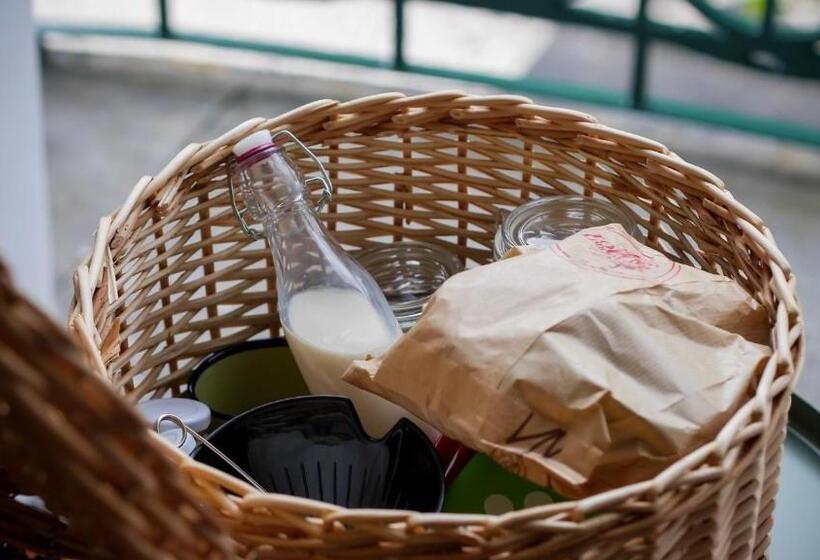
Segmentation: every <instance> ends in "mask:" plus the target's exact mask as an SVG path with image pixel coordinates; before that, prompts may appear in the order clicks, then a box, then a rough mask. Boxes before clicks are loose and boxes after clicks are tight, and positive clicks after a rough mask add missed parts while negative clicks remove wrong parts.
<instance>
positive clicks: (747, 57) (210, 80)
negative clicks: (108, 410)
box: [0, 0, 820, 406]
mask: <svg viewBox="0 0 820 560" xmlns="http://www.w3.org/2000/svg"><path fill="white" fill-rule="evenodd" d="M15 5H16V6H18V8H17V10H18V12H19V13H20V15H18V18H22V17H27V18H28V19H30V20H31V21H30V23H29V25H30V26H31V28H30V32H31V33H33V34H34V37H35V38H36V47H37V49H38V51H39V52H36V53H32V56H33V58H32V61H33V60H39V64H38V69H41V70H42V72H41V75H40V77H37V76H35V77H34V82H33V83H36V81H37V79H39V80H41V81H42V96H43V99H42V104H40V103H39V101H38V102H36V103H33V105H36V106H37V107H40V106H42V114H43V117H42V118H40V117H39V116H38V117H37V119H38V120H36V121H32V123H37V122H40V120H42V123H43V124H42V126H39V125H34V124H28V123H21V125H20V126H21V127H23V128H24V129H25V130H27V134H29V135H31V134H33V130H32V129H36V130H40V129H42V132H43V133H44V139H45V140H44V141H45V145H46V150H45V154H44V156H43V159H44V161H45V168H46V169H47V187H45V186H44V194H43V200H42V201H41V202H42V203H43V205H44V206H43V208H45V209H47V215H46V214H43V219H44V220H45V221H46V222H47V225H48V226H49V227H50V228H51V231H50V233H49V234H47V235H46V237H48V239H44V240H43V242H45V241H50V250H51V255H52V257H50V258H49V259H48V260H49V263H48V267H47V269H43V272H41V273H38V274H37V275H36V279H34V280H32V282H34V281H36V282H38V283H41V284H48V285H47V286H44V289H46V290H47V291H50V295H49V296H48V297H49V299H50V300H51V301H52V302H53V309H55V310H56V311H57V312H58V314H60V315H62V314H64V313H65V309H67V306H68V305H69V298H70V294H71V293H72V274H73V271H74V269H75V267H76V265H77V263H78V261H79V260H80V259H81V258H82V257H84V256H85V255H87V254H88V252H89V251H90V246H89V245H90V243H91V238H92V237H91V236H92V233H93V231H94V229H95V227H96V224H97V220H98V218H99V217H100V216H101V215H102V214H104V213H107V212H110V211H111V210H112V209H114V208H116V207H117V206H118V205H120V204H121V203H122V202H123V201H124V200H125V197H126V195H127V194H128V192H129V191H130V189H131V188H132V186H133V185H134V183H135V182H136V180H137V179H139V177H141V176H142V175H145V174H154V173H156V172H157V171H158V170H159V169H161V167H162V166H163V165H164V164H165V163H166V162H167V161H168V160H169V159H170V158H171V157H172V156H173V155H174V154H175V153H176V152H177V151H178V150H179V149H181V148H182V147H184V146H185V145H186V144H187V143H189V142H192V141H202V140H207V139H209V138H212V137H214V136H217V135H219V134H221V133H222V132H224V131H226V130H228V129H229V128H231V127H233V126H234V125H236V124H237V123H239V122H242V121H243V120H245V119H247V118H251V117H256V116H274V115H277V114H279V113H281V112H284V111H286V110H289V109H291V108H293V107H295V106H298V105H300V104H303V103H306V102H309V101H312V100H315V99H320V98H333V99H348V98H352V97H357V96H361V95H366V94H369V93H375V92H382V91H390V90H398V91H403V92H406V93H418V92H423V91H430V90H436V89H454V88H455V89H462V90H464V91H468V92H472V93H488V92H498V91H503V92H516V93H524V94H527V95H530V96H532V97H533V98H534V99H536V100H537V101H538V102H540V103H546V104H555V105H563V106H570V107H574V108H580V109H582V110H585V111H588V112H591V113H593V114H595V115H597V116H598V117H599V118H600V119H601V120H602V121H603V122H605V123H607V124H610V125H612V126H616V127H619V128H622V129H624V130H627V131H631V132H635V133H637V134H641V135H645V136H647V137H649V138H653V139H656V140H659V141H660V142H663V143H664V144H666V145H667V146H669V147H670V148H671V149H672V150H674V151H676V152H678V153H680V154H681V155H682V156H683V157H684V158H686V159H688V160H689V161H692V162H694V163H696V164H698V165H701V166H702V167H705V168H707V169H709V170H710V171H712V172H714V173H716V174H717V175H718V176H720V177H721V178H722V179H723V180H724V181H725V182H726V184H727V185H728V187H729V188H730V189H732V190H733V191H734V193H735V195H736V196H737V197H738V198H739V199H740V200H741V201H743V202H744V203H745V204H747V205H748V206H750V207H751V208H752V210H754V211H755V212H757V213H758V214H760V215H761V216H762V217H763V218H764V220H766V222H767V223H768V224H769V225H770V226H771V228H772V230H773V231H774V233H775V235H776V237H777V239H778V241H779V243H780V244H781V248H782V249H783V250H784V252H785V253H786V255H787V256H788V257H789V258H790V259H791V261H792V263H793V265H794V267H795V268H796V270H797V275H798V278H799V279H801V280H802V284H801V291H800V294H801V296H802V298H803V304H804V306H805V307H806V316H807V321H808V329H807V330H808V334H809V337H810V339H811V337H813V335H814V334H815V333H820V312H818V311H820V283H818V282H817V281H816V280H817V279H818V278H820V259H818V258H816V257H817V256H818V251H817V249H816V246H817V241H818V240H820V219H818V216H819V215H820V188H818V187H820V184H818V183H820V181H819V180H818V179H819V178H820V151H818V150H819V149H820V0H710V1H707V0H583V1H569V0H562V1H555V2H530V1H526V0H508V1H496V0H459V1H448V2H431V1H423V0H407V1H402V0H230V1H229V0H210V1H208V2H203V1H198V0H107V1H100V0H34V1H33V2H26V1H24V0H11V2H10V3H8V2H7V3H5V4H4V6H5V7H4V8H0V10H5V11H9V12H10V10H11V8H10V7H11V6H15ZM0 21H5V23H4V24H2V25H3V26H4V28H9V29H11V28H12V27H14V29H15V30H17V31H16V32H17V33H19V28H20V26H19V25H17V26H14V25H13V24H12V22H11V17H7V18H3V19H2V20H0ZM5 32H6V33H8V31H5ZM21 41H28V42H29V43H30V42H31V38H28V39H27V38H25V37H23V38H22V39H21ZM10 47H11V48H12V49H14V48H17V49H19V48H20V46H19V45H11V46H10ZM6 52H13V51H12V50H8V51H6ZM32 63H33V62H32ZM4 64H9V62H8V61H7V62H5V63H4ZM18 65H19V64H18ZM17 71H20V69H17ZM34 87H35V89H36V90H37V91H39V90H40V88H39V86H34ZM28 97H29V98H31V96H28ZM27 102H29V103H30V104H31V99H28V100H27ZM6 107H7V109H6V110H7V111H11V112H12V113H13V115H12V116H13V117H15V118H21V112H20V110H19V108H14V106H13V104H7V106H6ZM32 110H34V108H32ZM38 110H39V109H38ZM15 141H16V140H15ZM35 142H36V140H35ZM29 151H30V150H29ZM7 153H8V152H7ZM6 157H8V156H6ZM9 165H10V166H11V167H13V168H15V169H17V172H18V173H22V176H21V178H22V179H27V180H31V178H32V177H31V173H32V171H31V170H30V169H25V170H24V169H20V167H19V165H18V164H16V162H9ZM43 181H44V185H45V184H46V181H45V178H44V179H43ZM18 196H19V195H18ZM26 196H28V194H27V195H26ZM45 201H48V202H45ZM9 207H10V205H9ZM15 219H18V220H19V219H20V217H19V215H17V216H16V217H15ZM6 227H7V228H9V229H11V226H10V224H9V223H8V222H7V225H6ZM21 227H24V228H25V227H28V226H27V225H22V226H18V227H16V228H14V229H15V230H16V231H17V232H19V231H20V228H21ZM12 235H14V234H13V233H12ZM47 245H48V244H47ZM14 246H15V247H16V249H17V250H18V251H20V250H23V253H24V257H25V259H26V260H29V261H30V260H31V256H30V254H29V251H28V249H25V250H24V248H23V245H21V244H20V240H19V239H17V238H16V237H15V243H14ZM818 370H820V348H818V347H816V346H815V347H812V346H811V345H810V347H809V351H808V362H807V367H806V370H805V373H804V375H803V377H802V379H801V386H800V392H801V394H803V395H805V397H806V398H807V399H808V400H810V401H811V402H813V403H814V404H815V406H818V405H820V372H818Z"/></svg>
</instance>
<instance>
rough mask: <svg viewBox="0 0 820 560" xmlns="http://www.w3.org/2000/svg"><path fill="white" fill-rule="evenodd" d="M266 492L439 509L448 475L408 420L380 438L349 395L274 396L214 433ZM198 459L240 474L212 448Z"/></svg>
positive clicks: (360, 504) (354, 505) (378, 505)
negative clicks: (369, 431)
mask: <svg viewBox="0 0 820 560" xmlns="http://www.w3.org/2000/svg"><path fill="white" fill-rule="evenodd" d="M208 441H210V442H211V443H212V444H213V445H214V446H215V447H216V448H217V449H219V450H220V451H222V452H223V453H225V455H227V456H228V457H229V458H231V459H232V460H233V461H235V462H236V464H237V465H239V467H241V468H242V469H244V470H245V471H246V472H247V473H248V474H249V475H250V476H251V477H252V478H253V479H255V480H256V481H257V482H258V483H259V484H260V485H261V486H262V487H263V488H265V490H268V491H270V492H278V493H281V494H290V495H292V496H301V497H305V498H312V499H315V500H321V501H324V502H330V503H333V504H337V505H340V506H345V507H351V508H394V509H409V510H415V511H439V510H440V509H441V506H442V502H443V499H444V475H443V473H442V469H441V465H440V463H439V461H438V457H437V456H436V451H435V449H434V448H433V446H432V444H431V443H430V441H429V440H428V439H427V436H425V435H424V432H422V431H421V430H420V429H419V428H418V427H417V426H416V425H415V424H413V423H412V422H411V421H409V420H407V419H402V420H400V421H399V422H397V423H396V425H395V426H394V427H393V429H391V430H390V432H388V433H387V435H385V436H384V437H383V438H382V439H379V440H374V439H371V438H370V437H368V436H367V434H366V433H365V431H364V429H363V428H362V425H361V422H360V421H359V417H358V415H357V414H356V410H355V409H354V407H353V403H352V402H351V401H350V400H349V399H347V398H345V397H335V396H305V397H293V398H289V399H283V400H280V401H275V402H272V403H269V404H266V405H262V406H260V407H258V408H255V409H253V410H250V411H248V412H246V413H244V414H242V415H240V416H237V417H236V418H234V419H232V420H230V421H229V422H227V423H226V424H224V425H223V426H222V427H220V428H219V429H218V430H216V431H215V432H213V433H212V434H211V435H210V436H209V437H208ZM194 458H195V459H196V460H198V461H201V462H203V463H205V464H207V465H211V466H213V467H215V468H218V469H220V470H223V471H225V472H227V473H230V474H236V473H235V472H233V471H232V469H231V467H230V466H228V465H227V464H226V463H225V462H224V461H222V460H221V459H220V458H219V457H217V456H216V455H215V454H214V453H213V452H211V451H210V450H208V449H206V448H204V447H201V448H199V449H198V450H197V451H196V452H195V453H194Z"/></svg>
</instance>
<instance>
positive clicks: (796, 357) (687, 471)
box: [69, 91, 805, 531]
mask: <svg viewBox="0 0 820 560" xmlns="http://www.w3.org/2000/svg"><path fill="white" fill-rule="evenodd" d="M492 116H496V117H498V118H504V119H507V121H506V122H508V123H509V124H510V125H511V126H514V127H516V128H517V129H520V130H523V131H535V132H538V131H542V132H543V131H544V130H550V129H551V128H552V129H558V130H560V131H561V132H562V133H566V134H569V135H574V136H573V141H574V142H576V143H577V145H578V146H579V148H578V149H579V150H583V147H584V146H585V145H594V146H595V147H596V148H597V149H603V150H612V151H615V152H617V151H618V150H621V151H623V150H627V151H628V152H629V153H631V154H637V155H639V156H640V157H642V158H645V161H646V165H647V166H653V168H662V169H663V172H664V173H665V174H666V175H668V177H669V180H670V181H672V182H674V181H675V180H676V178H677V180H678V181H682V179H681V177H685V178H686V179H687V180H689V181H694V182H696V183H697V185H698V188H700V189H702V190H703V191H704V192H708V193H709V195H710V198H709V199H708V202H709V207H710V209H712V210H714V211H715V212H717V213H721V215H723V216H724V217H725V218H726V219H727V221H729V222H732V223H734V224H735V225H736V226H737V227H738V228H739V230H740V231H742V232H743V234H744V235H745V236H746V237H747V238H748V240H749V242H750V243H754V244H755V245H756V246H757V247H759V249H760V251H761V253H762V254H764V255H765V257H766V259H767V263H766V266H768V269H769V271H770V272H771V277H772V279H771V285H772V289H773V291H774V293H775V294H776V297H777V301H776V314H775V317H776V319H775V324H774V325H773V327H772V341H771V344H770V346H771V348H772V350H773V352H772V358H771V359H770V360H769V362H768V364H767V366H766V368H765V370H764V372H763V374H762V376H761V377H760V380H759V381H758V383H757V386H756V387H754V390H755V393H754V395H753V396H751V397H750V398H749V399H748V400H747V401H746V402H745V403H744V404H743V405H742V406H741V407H740V408H739V409H738V410H737V411H736V412H735V414H734V415H733V416H732V418H731V420H729V421H728V422H727V423H726V424H725V425H724V426H723V428H722V429H721V430H720V432H719V433H718V435H717V436H716V437H715V438H714V439H713V440H712V441H711V442H709V443H707V444H704V445H703V446H701V447H700V448H698V449H695V450H694V451H692V452H691V453H689V454H688V455H686V456H685V457H683V458H681V459H680V460H678V461H677V462H676V463H674V464H673V465H671V466H670V467H668V468H667V469H665V470H664V471H663V472H661V473H660V474H658V475H657V476H655V477H653V478H652V479H649V480H645V481H643V482H639V483H635V484H631V485H628V486H624V487H621V488H617V489H613V490H608V491H605V492H602V493H599V494H595V495H592V496H589V497H586V498H581V499H579V500H574V501H567V502H561V503H556V504H550V505H546V506H539V507H535V508H530V509H524V510H518V511H513V512H510V513H507V514H504V515H500V516H493V515H485V514H448V513H416V512H401V511H396V510H355V509H351V510H348V509H345V508H341V507H339V506H334V505H331V504H327V503H324V502H317V501H313V500H308V499H303V498H295V497H292V496H286V495H279V494H262V493H258V492H256V491H255V490H253V489H251V488H250V487H248V486H247V485H246V484H244V483H243V482H242V481H240V480H238V479H236V478H234V477H231V476H229V475H225V474H224V473H221V472H217V471H213V472H208V476H210V477H212V479H214V480H217V481H218V482H219V484H222V485H224V487H225V488H231V489H234V490H235V491H236V492H237V493H239V494H240V495H242V496H243V500H244V501H245V503H246V505H247V507H251V506H267V507H276V506H277V505H283V504H284V505H287V506H288V507H294V504H297V507H298V508H299V509H300V511H302V512H304V513H305V514H306V515H315V516H316V517H317V518H321V519H322V520H323V523H325V524H327V523H333V522H334V521H339V520H342V521H355V520H356V519H358V518H361V517H362V516H370V517H373V516H376V517H381V518H383V519H384V520H388V521H389V520H393V521H395V522H404V523H405V530H407V531H410V530H412V528H413V527H417V526H421V525H427V526H429V525H438V526H452V527H458V526H463V525H474V524H478V525H483V526H484V527H485V528H488V529H503V528H511V527H522V526H527V527H531V528H538V530H542V531H548V530H550V528H551V527H558V526H561V524H562V523H563V524H564V525H566V524H575V525H576V526H584V527H586V528H590V527H592V528H598V529H599V530H603V529H605V528H606V527H609V526H612V525H613V524H614V523H615V522H616V521H617V519H615V518H612V517H609V516H610V515H612V516H623V515H626V514H624V513H622V512H619V513H607V515H601V516H596V517H592V518H589V517H587V515H588V514H590V513H600V512H604V513H606V512H607V508H608V507H610V506H613V505H614V504H618V503H623V502H625V501H626V500H627V499H630V498H639V497H641V496H657V495H660V494H662V493H664V492H666V491H669V490H671V489H674V488H678V487H681V486H696V485H700V484H703V483H707V482H710V481H714V480H717V479H720V478H721V477H722V476H724V475H725V473H726V472H728V471H729V470H730V468H731V467H733V466H735V465H736V464H739V463H738V461H740V460H742V457H740V455H741V453H740V452H739V451H738V449H739V446H741V445H743V444H744V443H745V442H747V441H750V440H752V439H753V438H755V437H756V436H758V435H759V434H760V433H762V432H763V431H764V428H765V427H766V426H767V425H768V423H769V422H770V421H771V418H772V416H773V414H774V413H775V412H776V411H775V410H774V407H773V402H774V401H775V399H777V398H778V397H781V396H785V395H788V393H789V392H790V390H791V389H792V388H793V387H794V384H795V383H796V380H797V377H798V374H799V372H800V369H801V367H802V363H803V359H804V353H805V349H804V344H803V343H802V338H803V322H802V318H801V309H800V306H799V303H798V300H797V296H796V293H795V281H794V275H793V272H792V269H791V267H790V265H789V263H788V261H787V260H786V258H785V257H784V256H783V254H782V253H781V251H780V250H779V249H778V247H777V244H776V242H775V240H774V238H773V236H772V234H771V232H770V231H769V229H768V228H767V227H766V226H765V224H764V223H763V221H762V220H761V219H760V218H759V217H758V216H757V215H755V214H754V213H753V212H752V211H751V210H749V209H748V208H747V207H745V206H744V205H743V204H741V203H740V202H738V201H737V200H735V198H734V197H733V196H732V194H731V193H730V192H729V191H728V190H727V189H726V187H725V185H724V184H723V181H721V180H720V179H719V178H718V177H716V176H715V175H714V174H712V173H711V172H709V171H707V170H705V169H702V168H700V167H698V166H695V165H693V164H691V163H688V162H686V161H684V160H683V159H682V158H680V157H679V156H678V155H677V154H675V153H674V152H672V151H671V150H669V149H668V148H667V147H666V146H664V145H663V144H661V143H659V142H656V141H654V140H650V139H647V138H643V137H641V136H638V135H635V134H631V133H628V132H624V131H621V130H618V129H615V128H610V127H608V126H606V125H604V124H601V123H600V122H599V121H598V120H597V119H596V118H595V117H593V116H591V115H588V114H586V113H583V112H579V111H574V110H570V109H563V108H559V107H549V106H542V105H538V104H536V103H534V102H533V101H532V100H530V99H529V98H526V97H522V96H517V95H490V96H475V95H467V94H465V93H463V92H461V91H441V92H435V93H429V94H423V95H417V96H410V97H408V96H405V95H403V94H401V93H397V92H390V93H382V94H377V95H372V96H367V97H362V98H358V99H353V100H350V101H345V102H342V101H337V100H331V99H322V100H317V101H314V102H312V103H308V104H306V105H303V106H301V107H298V108H296V109H294V110H292V111H289V112H287V113H284V114H282V115H280V116H277V117H275V118H268V119H266V118H262V117H257V118H253V119H249V120H247V121H245V122H243V123H241V124H240V125H238V126H236V127H234V128H232V129H231V130H229V131H227V132H226V133H224V134H222V135H220V136H218V137H217V138H214V139H212V140H210V141H207V142H203V143H191V144H188V145H187V146H186V147H185V148H183V149H182V150H181V151H180V152H179V153H178V154H177V155H176V156H174V157H173V158H172V159H171V160H170V161H169V162H168V164H167V165H165V166H164V167H163V168H162V169H161V170H160V171H159V172H158V173H157V174H156V175H155V176H144V177H142V178H141V179H140V180H139V181H138V182H137V184H136V185H135V187H134V188H133V190H132V191H131V193H130V194H129V196H128V197H127V199H126V201H125V202H124V204H123V205H122V206H121V207H120V208H119V209H117V210H116V211H114V212H112V213H111V214H109V215H106V216H103V218H102V219H101V220H100V223H99V227H98V229H97V232H96V237H95V245H94V249H93V251H92V253H91V254H90V255H89V256H88V257H87V258H86V259H85V260H84V261H83V263H82V264H81V265H80V266H79V268H78V270H77V274H76V276H75V298H74V300H73V301H72V310H71V312H70V319H69V326H70V328H71V330H72V331H73V332H74V333H75V334H76V336H77V338H78V340H79V342H80V345H81V346H82V348H83V349H84V350H85V352H86V355H87V356H88V359H89V362H90V363H91V365H92V367H93V369H94V370H95V371H96V372H97V373H99V374H100V375H101V376H103V377H106V378H110V375H109V372H108V370H107V367H106V365H105V363H104V360H103V357H102V356H103V354H104V352H102V351H101V346H103V345H104V342H105V341H104V340H100V338H99V335H98V333H97V328H96V320H95V317H96V313H97V311H98V306H97V304H96V301H97V300H98V299H99V298H100V295H99V292H105V291H106V286H105V282H106V280H105V274H104V270H105V269H106V267H108V266H109V263H110V262H111V254H112V253H114V252H116V251H117V250H118V249H119V248H120V247H122V245H123V243H124V241H125V240H126V239H127V238H128V235H129V234H130V228H131V226H132V225H133V223H134V220H135V219H136V218H135V217H136V216H137V215H138V214H139V213H140V212H142V211H144V210H145V209H148V208H152V209H153V211H154V212H156V213H158V214H159V215H162V214H164V213H169V212H172V211H173V209H174V204H175V202H176V200H177V196H176V195H177V194H178V189H179V188H180V186H181V185H183V183H184V181H185V180H188V179H190V178H191V177H196V176H197V175H198V174H201V173H204V172H207V170H208V169H210V168H211V167H212V166H214V165H215V164H217V163H219V162H220V161H221V160H222V159H223V158H224V157H225V156H226V154H228V153H229V151H230V148H231V146H232V145H233V144H235V143H236V142H237V141H238V140H240V139H241V138H244V137H245V136H247V135H249V134H252V133H254V132H257V131H259V130H263V129H268V130H272V131H276V130H280V129H284V128H288V127H289V126H290V125H291V124H292V123H294V122H297V121H300V119H307V118H309V119H311V122H318V123H320V126H321V128H322V131H320V132H318V133H317V138H319V139H321V138H322V137H323V136H322V135H323V134H324V135H325V137H330V136H331V135H338V134H340V133H342V132H344V131H347V130H353V131H355V130H365V129H366V128H367V127H369V126H374V125H375V124H380V123H381V124H384V123H387V124H388V125H395V126H396V127H401V126H411V125H414V126H424V125H425V124H429V123H431V122H437V121H438V120H439V119H442V118H447V119H451V120H453V121H455V122H457V123H463V125H464V126H467V125H471V124H475V125H479V126H480V125H481V123H482V121H484V120H485V119H487V118H488V117H492ZM485 122H486V121H485ZM108 279H109V281H110V276H108ZM98 288H103V289H101V290H98ZM792 349H794V350H792ZM787 401H788V399H787V398H786V399H782V400H781V401H780V402H779V404H778V406H779V407H787V406H788V402H787ZM778 410H779V409H778ZM755 445H760V442H759V441H758V442H757V443H756V444H755ZM733 451H734V452H733ZM169 453H172V454H175V455H176V460H177V461H178V462H179V463H180V464H182V465H185V468H186V469H193V468H196V467H194V466H192V465H191V462H192V461H191V460H190V459H189V458H188V457H187V456H184V455H182V454H181V452H178V451H176V450H170V449H169ZM203 472H204V469H203ZM707 494H708V492H704V494H703V495H704V496H705V495H707ZM693 507H694V506H693ZM557 513H563V514H565V516H564V521H561V522H555V521H550V520H547V517H550V516H553V515H555V514H557ZM539 523H540V525H539Z"/></svg>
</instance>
